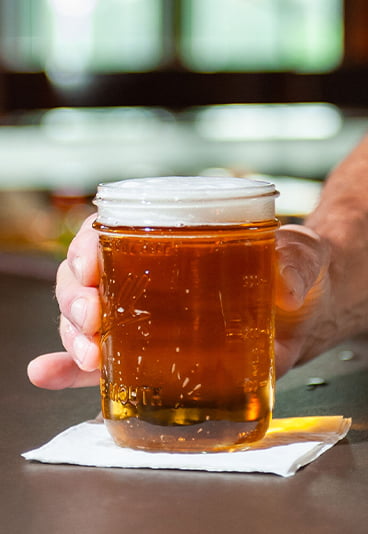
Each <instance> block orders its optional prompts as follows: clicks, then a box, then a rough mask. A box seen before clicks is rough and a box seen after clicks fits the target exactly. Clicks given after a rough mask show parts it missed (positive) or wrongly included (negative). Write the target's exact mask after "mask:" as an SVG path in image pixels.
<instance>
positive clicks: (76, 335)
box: [60, 315, 100, 372]
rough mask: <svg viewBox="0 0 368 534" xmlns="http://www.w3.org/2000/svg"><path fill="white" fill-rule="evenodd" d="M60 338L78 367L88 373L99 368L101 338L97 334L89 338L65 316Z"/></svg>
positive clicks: (61, 319)
mask: <svg viewBox="0 0 368 534" xmlns="http://www.w3.org/2000/svg"><path fill="white" fill-rule="evenodd" d="M60 337H61V340H62V342H63V345H64V347H65V349H66V350H67V351H68V353H69V354H70V355H71V357H72V358H73V360H74V361H75V363H76V364H77V365H78V367H79V368H80V369H81V370H83V371H87V372H91V371H94V370H95V369H98V367H99V357H100V351H99V336H98V334H95V335H93V336H89V337H87V336H86V335H84V334H81V333H80V331H79V330H78V329H77V328H76V327H75V326H74V325H73V324H72V323H71V322H70V321H68V319H66V317H64V316H63V315H62V316H61V318H60Z"/></svg>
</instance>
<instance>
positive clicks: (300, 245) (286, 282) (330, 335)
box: [275, 225, 335, 378]
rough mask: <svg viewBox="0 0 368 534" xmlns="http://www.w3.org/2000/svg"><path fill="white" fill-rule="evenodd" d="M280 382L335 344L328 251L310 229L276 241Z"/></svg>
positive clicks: (291, 228) (291, 229) (286, 229)
mask: <svg viewBox="0 0 368 534" xmlns="http://www.w3.org/2000/svg"><path fill="white" fill-rule="evenodd" d="M276 250H277V258H278V271H277V283H276V306H277V308H276V340H275V352H276V376H277V378H280V377H281V376H282V375H283V374H285V373H286V372H287V371H288V370H289V369H290V368H292V367H294V366H295V365H296V364H300V363H304V362H305V361H307V360H309V359H311V358H313V357H314V356H317V355H318V354H321V353H322V352H323V351H324V350H325V349H327V348H328V346H329V344H330V345H332V344H333V342H334V339H335V332H333V322H331V321H330V316H331V302H332V292H331V280H330V274H329V267H330V257H331V254H330V246H329V244H328V243H327V242H325V241H324V240H322V239H321V238H320V236H319V235H317V234H316V233H315V232H314V231H313V230H311V229H309V228H307V227H306V226H299V225H285V226H283V227H281V229H280V230H279V231H278V235H277V245H276Z"/></svg>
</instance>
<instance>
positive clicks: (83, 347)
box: [73, 335, 90, 369]
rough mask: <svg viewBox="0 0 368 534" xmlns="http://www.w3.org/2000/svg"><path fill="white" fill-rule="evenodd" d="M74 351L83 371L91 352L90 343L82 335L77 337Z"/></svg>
mask: <svg viewBox="0 0 368 534" xmlns="http://www.w3.org/2000/svg"><path fill="white" fill-rule="evenodd" d="M73 350H74V354H75V358H76V360H77V363H78V365H79V367H80V368H81V369H83V368H84V362H85V361H86V359H87V356H88V352H89V350H90V342H89V341H88V339H87V338H86V337H84V336H82V335H80V336H77V337H76V338H75V340H74V343H73Z"/></svg>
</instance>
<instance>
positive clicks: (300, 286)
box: [281, 265, 305, 301]
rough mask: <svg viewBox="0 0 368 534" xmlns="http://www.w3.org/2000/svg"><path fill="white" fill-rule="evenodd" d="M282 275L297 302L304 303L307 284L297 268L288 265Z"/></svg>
mask: <svg viewBox="0 0 368 534" xmlns="http://www.w3.org/2000/svg"><path fill="white" fill-rule="evenodd" d="M281 275H282V277H283V280H284V283H285V285H286V287H287V288H288V289H289V291H290V294H291V295H293V296H294V297H295V299H296V300H298V301H303V300H304V297H305V284H304V280H303V279H302V277H301V276H300V274H299V272H298V271H297V270H296V269H295V267H292V266H291V265H287V266H286V267H284V269H283V270H282V271H281Z"/></svg>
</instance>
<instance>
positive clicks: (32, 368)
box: [27, 352, 100, 390]
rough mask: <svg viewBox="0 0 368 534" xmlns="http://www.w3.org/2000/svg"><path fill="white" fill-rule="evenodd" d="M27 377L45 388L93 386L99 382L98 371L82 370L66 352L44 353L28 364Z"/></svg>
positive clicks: (36, 384)
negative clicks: (87, 371) (88, 371)
mask: <svg viewBox="0 0 368 534" xmlns="http://www.w3.org/2000/svg"><path fill="white" fill-rule="evenodd" d="M27 372H28V377H29V379H30V381H31V382H32V384H34V385H35V386H38V387H40V388H46V389H54V390H55V389H64V388H75V387H84V386H95V385H97V384H98V382H99V376H100V372H99V371H98V370H96V371H93V372H91V373H86V372H84V371H82V370H81V369H80V368H79V367H78V365H76V363H75V362H74V360H73V358H72V356H71V355H70V354H68V353H66V352H55V353H52V354H44V355H43V356H39V357H38V358H36V359H34V360H33V361H31V362H30V363H29V365H28V369H27Z"/></svg>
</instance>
